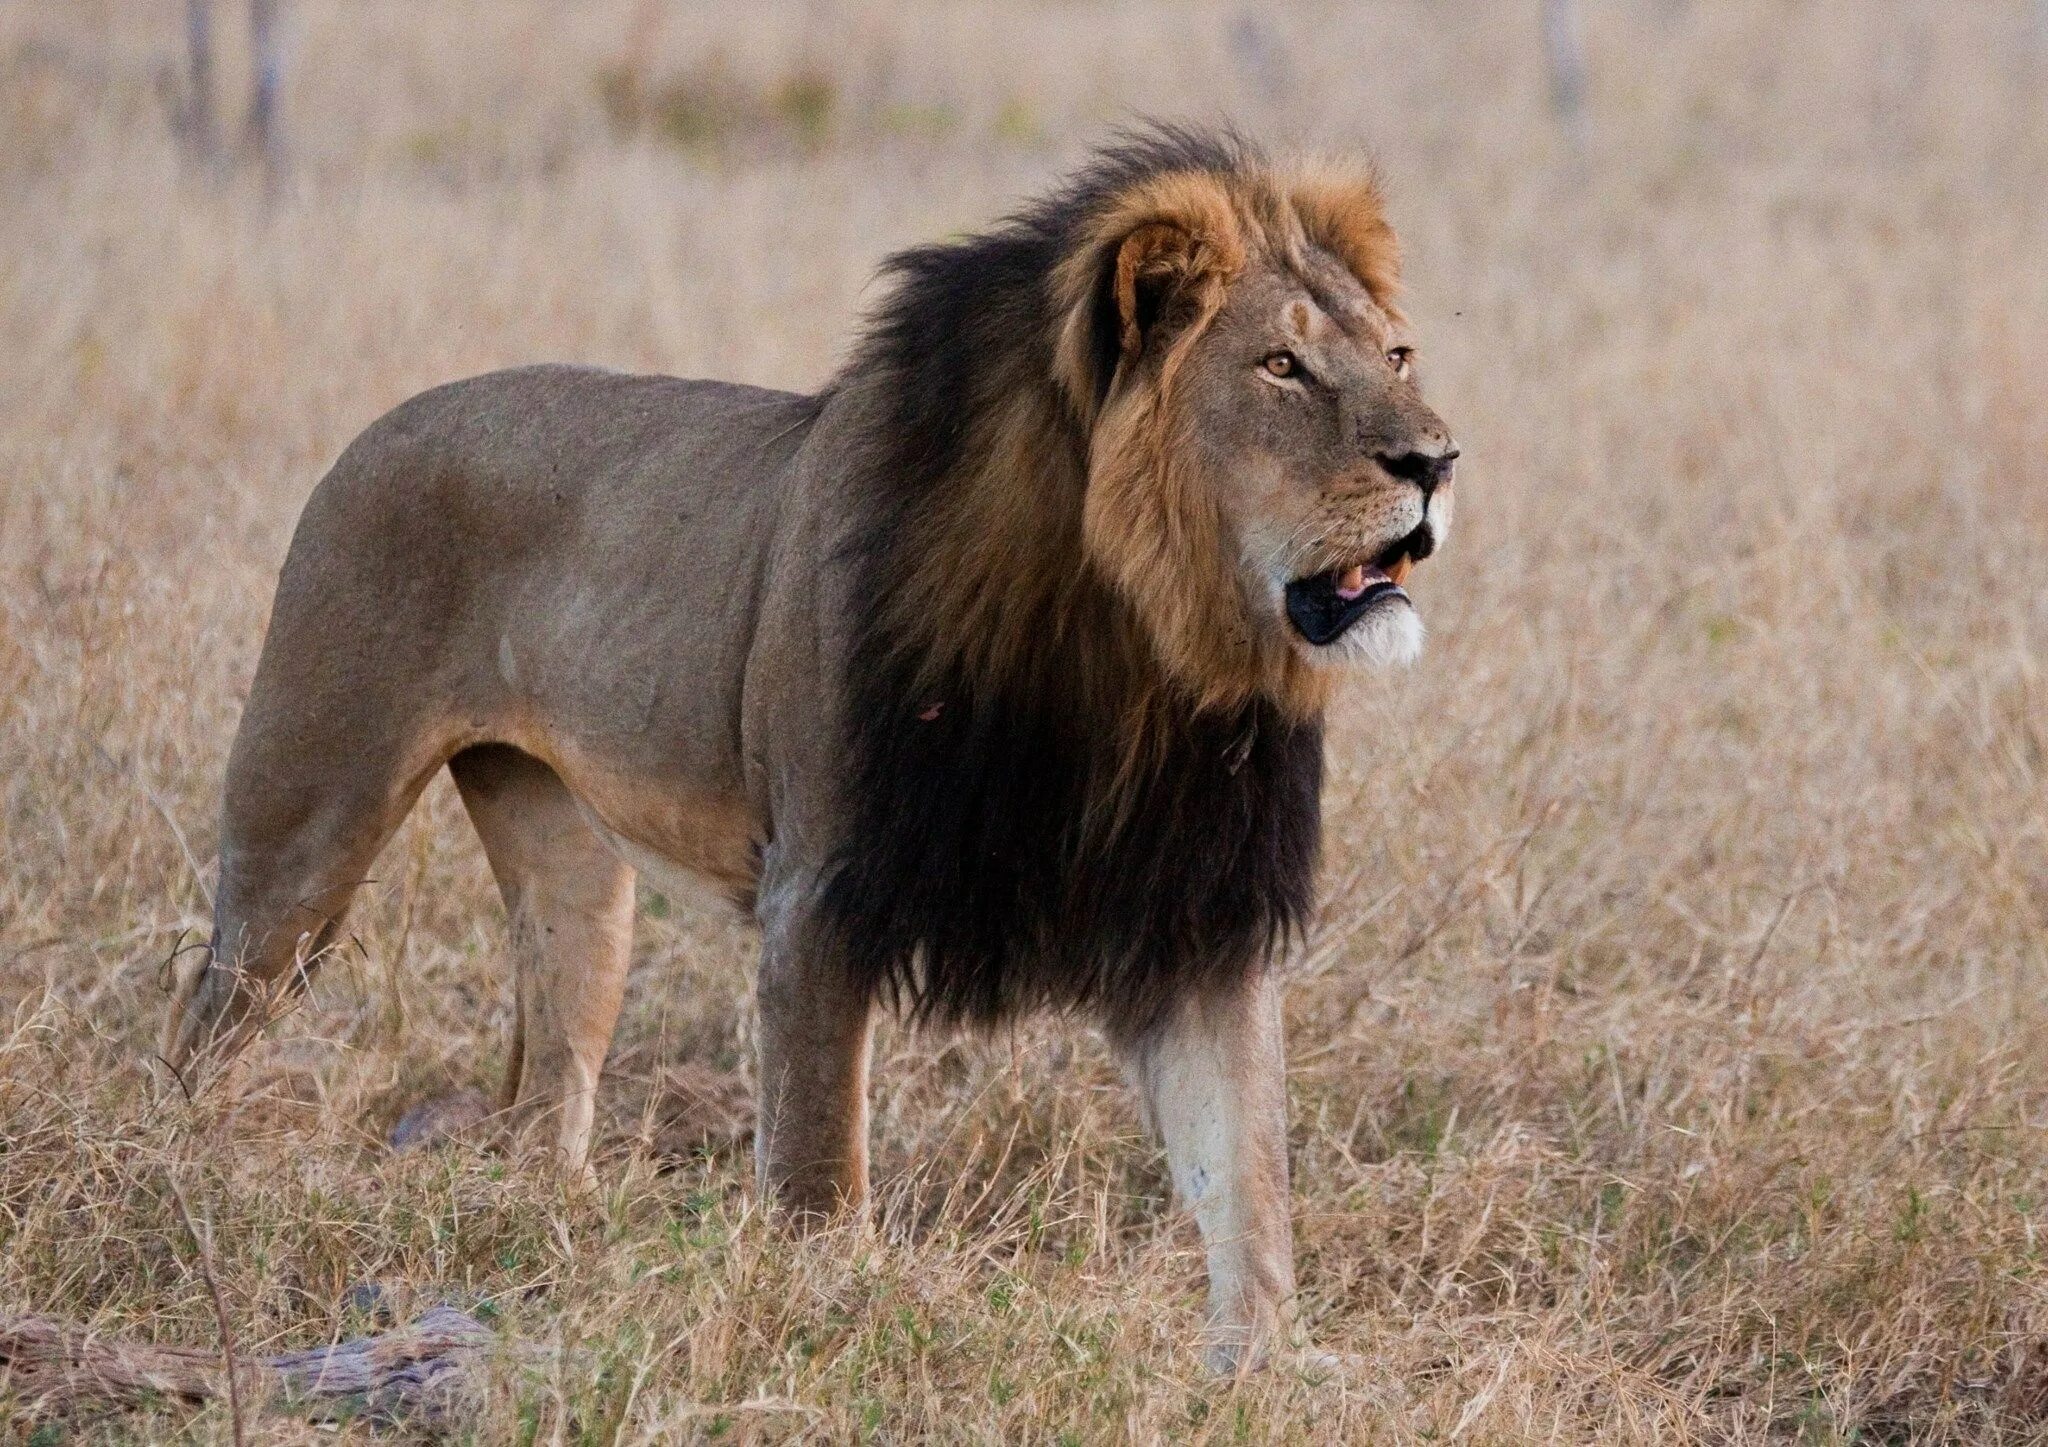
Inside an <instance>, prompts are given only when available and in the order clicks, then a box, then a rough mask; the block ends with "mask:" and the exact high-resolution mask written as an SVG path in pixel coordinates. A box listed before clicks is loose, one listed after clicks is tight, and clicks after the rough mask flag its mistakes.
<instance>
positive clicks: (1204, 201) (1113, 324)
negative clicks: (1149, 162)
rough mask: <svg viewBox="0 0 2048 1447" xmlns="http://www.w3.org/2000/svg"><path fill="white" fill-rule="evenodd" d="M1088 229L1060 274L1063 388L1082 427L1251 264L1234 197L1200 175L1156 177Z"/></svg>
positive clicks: (1059, 344)
mask: <svg viewBox="0 0 2048 1447" xmlns="http://www.w3.org/2000/svg"><path fill="white" fill-rule="evenodd" d="M1091 230H1092V232H1093V234H1092V236H1091V238H1090V239H1089V241H1088V242H1087V243H1086V244H1085V245H1083V246H1081V247H1080V248H1077V250H1076V251H1075V253H1074V254H1073V255H1072V256H1071V257H1069V258H1068V260H1067V261H1065V262H1063V263H1062V264H1061V265H1060V267H1059V270H1058V271H1057V272H1056V273H1055V276H1056V285H1057V286H1058V288H1059V294H1060V296H1061V305H1062V309H1063V320H1062V323H1061V327H1060V335H1059V339H1058V347H1057V352H1058V355H1057V363H1058V368H1059V373H1060V380H1061V382H1062V384H1063V385H1064V387H1065V388H1066V391H1067V394H1068V397H1069V399H1070V400H1071V402H1072V403H1073V405H1074V407H1075V409H1076V411H1077V412H1079V413H1080V414H1081V415H1082V417H1083V418H1084V419H1089V418H1092V417H1093V415H1094V412H1095V410H1096V409H1097V408H1099V407H1100V406H1101V405H1102V403H1103V400H1104V399H1105V398H1106V397H1108V395H1109V391H1110V387H1111V386H1112V384H1113V383H1114V382H1115V380H1116V375H1117V371H1118V369H1119V368H1120V367H1124V366H1128V365H1129V364H1131V363H1133V362H1135V361H1136V360H1137V359H1138V358H1139V357H1141V356H1143V355H1144V354H1145V352H1146V350H1147V349H1148V348H1150V347H1155V346H1158V345H1160V344H1162V343H1170V341H1171V338H1172V337H1173V336H1174V335H1176V334H1178V333H1179V332H1180V331H1181V330H1182V329H1183V328H1184V327H1185V325H1186V324H1187V323H1188V322H1190V321H1192V320H1193V319H1195V318H1198V317H1200V316H1201V315H1203V314H1204V312H1205V311H1207V310H1209V309H1212V308H1213V307H1214V306H1215V305H1216V304H1217V303H1218V302H1219V301H1220V299H1221V297H1222V292H1223V286H1224V284H1225V283H1227V282H1228V281H1229V279H1230V278H1231V277H1232V276H1234V275H1236V273H1237V272H1238V271H1239V270H1240V269H1241V268H1242V266H1243V264H1244V240H1243V237H1242V236H1241V234H1240V232H1239V228H1238V223H1237V219H1236V217H1235V216H1234V214H1233V213H1232V210H1231V206H1230V202H1229V197H1228V195H1227V193H1226V192H1225V191H1224V190H1223V188H1222V186H1221V184H1220V183H1219V182H1218V181H1217V180H1216V179H1215V178H1214V177H1211V176H1207V175H1203V174H1200V173H1180V174H1175V175H1172V176H1167V177H1161V178H1156V179H1155V180H1153V181H1152V182H1150V183H1149V184H1148V185H1146V186H1145V187H1143V188H1140V189H1138V190H1135V191H1133V192H1132V193H1130V194H1129V195H1126V196H1124V197H1122V198H1120V200H1119V202H1118V204H1116V205H1114V206H1113V207H1111V208H1110V210H1109V211H1108V213H1107V214H1106V215H1104V216H1103V217H1102V218H1101V220H1100V221H1099V223H1098V224H1097V225H1096V226H1095V227H1093V228H1091Z"/></svg>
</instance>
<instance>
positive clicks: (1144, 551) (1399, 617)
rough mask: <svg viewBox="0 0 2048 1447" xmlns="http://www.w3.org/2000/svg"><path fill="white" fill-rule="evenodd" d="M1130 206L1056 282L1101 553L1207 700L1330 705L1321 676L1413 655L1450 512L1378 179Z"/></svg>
mask: <svg viewBox="0 0 2048 1447" xmlns="http://www.w3.org/2000/svg"><path fill="white" fill-rule="evenodd" d="M1112 200H1113V204H1111V205H1108V206H1107V207H1106V208H1105V209H1104V212H1103V214H1102V215H1101V216H1100V217H1099V218H1098V219H1097V221H1096V223H1095V225H1094V227H1093V229H1092V231H1091V233H1090V236H1089V240H1088V244H1087V245H1085V246H1084V247H1082V248H1080V249H1078V250H1077V251H1076V252H1075V254H1074V256H1073V257H1072V258H1071V260H1070V261H1069V262H1068V263H1066V264H1064V265H1063V267H1062V269H1061V272H1060V285H1061V288H1062V294H1063V295H1064V297H1065V312H1064V318H1065V320H1064V323H1063V329H1062V331H1061V333H1060V341H1059V352H1058V354H1057V355H1058V366H1059V370H1060V375H1061V378H1062V380H1063V382H1064V384H1065V386H1066V388H1067V393H1068V396H1069V397H1070V398H1071V399H1073V402H1074V405H1075V408H1076V411H1077V412H1078V413H1079V415H1080V416H1081V417H1082V418H1083V420H1084V421H1085V423H1086V425H1087V427H1088V429H1089V444H1088V478H1087V491H1086V502H1085V507H1084V515H1083V520H1082V521H1083V538H1084V542H1085V544H1086V547H1087V550H1088V552H1089V554H1090V556H1091V558H1092V560H1093V561H1094V563H1095V564H1096V566H1097V567H1098V568H1099V569H1100V570H1101V571H1102V573H1103V574H1104V575H1105V576H1106V577H1107V578H1108V579H1109V580H1110V581H1111V582H1112V583H1113V584H1115V586H1116V588H1117V590H1118V591H1119V592H1120V593H1121V594H1122V596H1123V598H1124V599H1125V600H1126V601H1127V602H1128V603H1129V605H1130V606H1131V609H1132V611H1133V612H1134V614H1135V615H1136V616H1137V618H1138V619H1139V620H1140V621H1141V623H1142V624H1143V625H1144V628H1145V631H1146V633H1147V635H1148V636H1149V639H1150V643H1151V646H1152V649H1153V651H1154V653H1155V654H1156V656H1157V657H1158V658H1159V660H1160V661H1161V662H1162V663H1163V665H1164V666H1165V669H1166V671H1167V673H1168V674H1169V675H1171V676H1172V677H1173V678H1174V679H1175V681H1176V682H1177V683H1178V684H1179V685H1181V686H1182V687H1183V688H1184V689H1186V690H1187V691H1189V692H1191V693H1192V694H1194V695H1195V696H1196V698H1198V699H1199V700H1201V701H1202V702H1203V703H1204V704H1207V705H1216V706H1224V705H1229V704H1233V703H1237V702H1241V701H1243V700H1244V699H1245V698H1247V697H1250V696H1252V695H1254V694H1265V695H1266V696H1268V697H1271V698H1274V699H1277V700H1279V701H1280V702H1281V703H1282V704H1283V705H1285V706H1287V707H1289V708H1290V709H1292V710H1293V711H1294V712H1297V713H1303V714H1305V713H1310V712H1313V711H1315V710H1316V709H1318V708H1320V707H1321V705H1322V702H1323V700H1324V699H1325V697H1326V695H1327V681H1326V680H1327V671H1326V670H1325V669H1324V668H1323V667H1321V666H1320V665H1323V664H1328V663H1337V662H1345V661H1356V662H1367V663H1394V662H1405V661H1407V660H1408V659H1411V658H1413V657H1414V656H1415V654H1416V652H1417V650H1418V649H1419V648H1420V646H1421V641H1422V624H1421V621H1420V620H1419V619H1418V618H1417V616H1416V614H1415V610H1414V607H1413V605H1412V604H1411V603H1410V601H1409V598H1408V595H1407V594H1406V593H1405V592H1404V591H1403V590H1402V584H1403V582H1404V581H1405V580H1406V579H1407V577H1408V573H1409V570H1410V569H1411V568H1412V567H1413V566H1414V564H1415V563H1417V562H1419V561H1420V560H1421V559H1423V558H1425V557H1427V556H1428V555H1429V554H1430V553H1432V552H1434V551H1435V550H1436V548H1437V546H1438V545H1439V544H1440V543H1441V542H1442V541H1443V539H1444V537H1445V535H1446V534H1447V533H1448V531H1449V528H1450V520H1451V498H1450V486H1451V467H1452V462H1453V460H1454V459H1455V458H1456V457H1457V449H1456V447H1455V446H1454V445H1453V444H1452V442H1451V436H1450V432H1449V429H1447V428H1446V427H1445V426H1444V423H1443V420H1442V419H1441V418H1439V417H1438V416H1437V415H1436V413H1434V412H1432V411H1431V410H1430V409H1429V407H1428V406H1427V405H1426V404H1425V403H1424V402H1423V400H1422V394H1421V392H1420V391H1419V390H1418V388H1417V384H1416V377H1415V366H1414V354H1413V347H1412V343H1411V341H1410V338H1409V336H1408V333H1407V324H1406V323H1405V322H1404V321H1403V319H1402V317H1401V315H1400V313H1399V311H1398V310H1397V309H1396V307H1395V304H1394V297H1395V294H1396V293H1397V291H1398V289H1399V285H1400V283H1399V248H1398V246H1397V244H1396V242H1395V239H1394V234H1393V231H1392V230H1391V229H1390V228H1389V227H1388V225H1387V222H1386V218H1385V215H1384V213H1383V210H1382V207H1381V202H1380V194H1379V189H1378V186H1377V184H1376V183H1375V182H1374V181H1373V180H1372V178H1371V176H1370V175H1369V174H1356V173H1348V174H1347V173H1332V172H1293V173H1281V172H1271V171H1264V170H1260V169H1258V168H1243V167H1240V168H1238V169H1236V170H1233V171H1230V172H1228V173H1222V172H1217V171H1209V170H1199V169H1197V170H1189V171H1182V172H1174V173H1169V174H1165V175H1161V176H1156V177H1152V178H1150V179H1148V180H1146V181H1144V182H1142V183H1140V184H1137V185H1134V186H1132V187H1131V188H1130V189H1129V190H1127V191H1125V192H1121V193H1118V194H1117V195H1116V196H1115V197H1113V198H1112Z"/></svg>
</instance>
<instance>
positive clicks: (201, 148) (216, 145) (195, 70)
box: [176, 0, 220, 163]
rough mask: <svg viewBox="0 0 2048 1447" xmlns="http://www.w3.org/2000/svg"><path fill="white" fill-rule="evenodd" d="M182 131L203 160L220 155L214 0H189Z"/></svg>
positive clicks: (179, 119) (179, 115) (180, 114)
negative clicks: (215, 117) (215, 106)
mask: <svg viewBox="0 0 2048 1447" xmlns="http://www.w3.org/2000/svg"><path fill="white" fill-rule="evenodd" d="M176 117H177V125H178V131H179V134H180V135H181V137H182V138H183V140H184V142H185V144H186V145H187V146H188V147H189V148H190V149H191V150H192V152H193V153H194V154H195V155H197V156H198V157H199V158H200V159H201V160H203V161H206V162H208V163H213V162H216V161H218V160H219V158H220V129H219V127H217V126H216V125H215V124H214V120H213V0H185V95H184V98H183V100H182V101H181V102H180V103H179V105H178V106H177V108H176Z"/></svg>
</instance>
